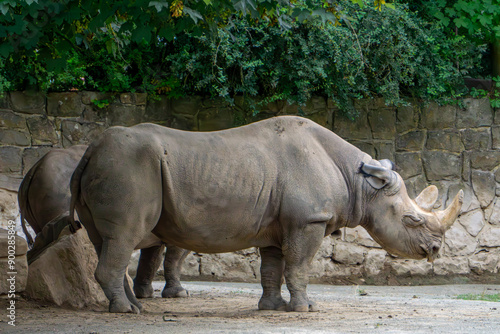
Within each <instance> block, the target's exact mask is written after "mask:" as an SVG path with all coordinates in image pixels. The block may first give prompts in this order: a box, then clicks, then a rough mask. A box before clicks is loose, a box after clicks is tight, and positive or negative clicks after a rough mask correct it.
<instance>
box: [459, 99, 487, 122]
mask: <svg viewBox="0 0 500 334" xmlns="http://www.w3.org/2000/svg"><path fill="white" fill-rule="evenodd" d="M464 104H465V109H459V110H458V111H457V127H458V128H477V127H481V126H491V125H492V124H493V112H492V109H491V104H490V99H489V98H483V99H464Z"/></svg>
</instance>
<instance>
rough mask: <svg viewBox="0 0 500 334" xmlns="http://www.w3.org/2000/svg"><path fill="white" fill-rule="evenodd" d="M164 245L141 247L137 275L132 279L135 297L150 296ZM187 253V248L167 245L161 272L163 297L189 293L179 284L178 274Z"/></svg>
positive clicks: (182, 295) (151, 295) (187, 294)
mask: <svg viewBox="0 0 500 334" xmlns="http://www.w3.org/2000/svg"><path fill="white" fill-rule="evenodd" d="M164 250H165V245H163V244H162V245H161V246H153V247H149V248H144V249H141V256H140V258H139V265H138V267H137V275H136V276H135V279H134V293H135V296H136V297H137V298H152V297H153V292H154V290H153V285H152V282H153V280H154V277H155V274H156V269H158V267H159V265H160V261H161V255H162V253H163V251H164ZM188 254H189V251H188V250H185V249H182V248H179V247H176V246H168V247H167V252H166V253H165V259H164V261H163V270H164V271H163V272H164V276H165V287H164V288H163V291H162V293H161V296H162V297H163V298H180V297H187V296H189V293H188V292H187V290H186V289H184V288H183V287H182V285H181V281H180V276H181V268H182V263H183V262H184V259H185V258H186V256H187V255H188Z"/></svg>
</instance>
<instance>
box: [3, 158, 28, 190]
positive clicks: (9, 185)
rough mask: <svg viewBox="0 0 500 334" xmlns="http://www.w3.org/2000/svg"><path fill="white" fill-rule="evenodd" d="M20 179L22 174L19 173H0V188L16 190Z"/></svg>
mask: <svg viewBox="0 0 500 334" xmlns="http://www.w3.org/2000/svg"><path fill="white" fill-rule="evenodd" d="M0 163H1V161H0ZM0 166H1V164H0ZM22 180H23V176H22V175H21V173H7V174H2V173H0V188H2V189H6V190H9V191H17V190H18V189H19V185H20V184H21V181H22Z"/></svg>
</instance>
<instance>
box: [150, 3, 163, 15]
mask: <svg viewBox="0 0 500 334" xmlns="http://www.w3.org/2000/svg"><path fill="white" fill-rule="evenodd" d="M153 6H154V7H155V8H156V11H157V12H158V13H159V12H161V11H162V10H163V8H166V9H168V2H166V1H150V2H149V7H153Z"/></svg>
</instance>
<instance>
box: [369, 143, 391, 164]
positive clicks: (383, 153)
mask: <svg viewBox="0 0 500 334" xmlns="http://www.w3.org/2000/svg"><path fill="white" fill-rule="evenodd" d="M374 146H375V156H374V157H375V159H378V160H381V159H389V160H391V161H394V160H396V158H395V157H394V144H393V143H392V142H381V143H374Z"/></svg>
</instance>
